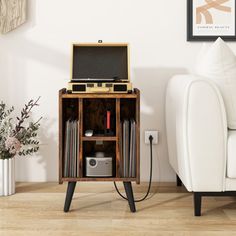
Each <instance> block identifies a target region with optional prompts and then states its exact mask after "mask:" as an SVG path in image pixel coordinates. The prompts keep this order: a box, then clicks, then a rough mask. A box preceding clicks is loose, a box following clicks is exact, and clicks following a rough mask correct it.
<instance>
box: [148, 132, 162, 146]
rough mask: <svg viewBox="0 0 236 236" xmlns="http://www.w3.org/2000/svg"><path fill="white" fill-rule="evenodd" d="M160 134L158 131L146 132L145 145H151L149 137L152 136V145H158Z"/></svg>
mask: <svg viewBox="0 0 236 236" xmlns="http://www.w3.org/2000/svg"><path fill="white" fill-rule="evenodd" d="M158 134H159V132H158V131H157V130H146V131H145V144H150V140H149V136H150V135H152V137H153V140H152V144H158Z"/></svg>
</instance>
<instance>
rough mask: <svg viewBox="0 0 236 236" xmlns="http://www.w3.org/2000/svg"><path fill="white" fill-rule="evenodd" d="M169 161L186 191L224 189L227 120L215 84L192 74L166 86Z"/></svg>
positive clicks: (176, 79) (173, 80) (180, 77)
mask: <svg viewBox="0 0 236 236" xmlns="http://www.w3.org/2000/svg"><path fill="white" fill-rule="evenodd" d="M166 126H167V140H168V150H169V161H170V164H171V166H172V167H173V168H174V170H175V172H176V173H177V174H178V175H179V177H180V179H181V180H182V182H183V183H184V185H185V186H186V188H187V189H188V190H189V191H195V192H197V191H224V190H225V177H226V142H227V121H226V112H225V107H224V102H223V99H222V96H221V93H220V91H219V89H218V88H217V86H216V85H215V84H214V83H212V82H211V81H209V80H206V79H204V78H201V77H197V76H193V75H179V76H175V77H173V78H172V79H171V80H170V81H169V84H168V87H167V95H166Z"/></svg>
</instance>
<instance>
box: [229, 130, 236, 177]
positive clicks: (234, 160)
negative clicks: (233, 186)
mask: <svg viewBox="0 0 236 236" xmlns="http://www.w3.org/2000/svg"><path fill="white" fill-rule="evenodd" d="M227 177H228V178H232V179H236V130H230V131H229V132H228V155H227Z"/></svg>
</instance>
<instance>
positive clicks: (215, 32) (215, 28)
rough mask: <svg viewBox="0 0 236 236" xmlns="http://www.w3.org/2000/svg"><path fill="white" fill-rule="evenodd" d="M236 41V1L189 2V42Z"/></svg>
mask: <svg viewBox="0 0 236 236" xmlns="http://www.w3.org/2000/svg"><path fill="white" fill-rule="evenodd" d="M218 37H221V38H222V39H223V40H225V41H236V0H187V41H214V40H216V39H217V38H218Z"/></svg>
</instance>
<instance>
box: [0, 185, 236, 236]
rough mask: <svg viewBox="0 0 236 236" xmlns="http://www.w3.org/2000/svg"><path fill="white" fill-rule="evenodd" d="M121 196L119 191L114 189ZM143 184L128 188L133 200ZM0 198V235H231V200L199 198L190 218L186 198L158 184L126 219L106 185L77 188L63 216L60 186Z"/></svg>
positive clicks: (234, 219)
mask: <svg viewBox="0 0 236 236" xmlns="http://www.w3.org/2000/svg"><path fill="white" fill-rule="evenodd" d="M119 188H120V189H121V191H122V192H123V191H124V190H123V187H122V185H121V184H119ZM146 189H147V185H146V184H141V185H139V186H134V192H135V196H136V198H140V197H141V196H143V194H144V193H145V191H146ZM16 191H17V193H16V194H15V195H13V196H9V197H1V198H0V235H1V236H11V235H14V236H15V235H19V236H21V235H24V236H25V235H26V236H28V235H34V236H38V235H40V236H42V235H43V236H44V235H46V236H47V235H50V236H54V235H57V236H58V235H59V236H60V235H63V236H67V235H72V236H73V235H86V236H89V235H103V236H106V235H112V236H116V235H119V236H120V235H129V236H132V235H135V236H139V235H150V236H152V235H167V236H168V235H177V236H185V235H193V236H195V235H196V236H198V235H213V236H215V235H235V236H236V199H235V198H231V197H222V198H218V197H216V198H214V197H209V198H203V208H202V213H203V215H202V217H194V216H193V201H192V194H191V193H188V192H187V191H186V190H185V189H184V188H183V187H175V184H174V183H159V184H155V185H154V186H153V188H152V192H151V196H150V197H149V199H148V200H146V201H144V202H142V203H137V204H136V208H137V212H136V213H131V212H130V211H129V207H128V204H127V202H126V201H124V200H122V199H120V197H119V196H118V195H117V193H116V192H115V190H114V187H113V184H112V183H78V184H77V187H76V191H75V195H74V198H73V201H72V205H71V211H70V212H69V213H64V212H63V205H64V200H65V191H66V184H64V185H58V184H57V183H18V184H17V189H16Z"/></svg>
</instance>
